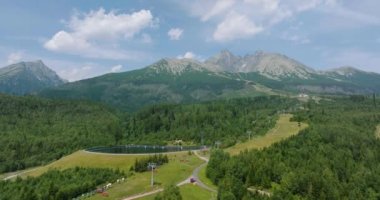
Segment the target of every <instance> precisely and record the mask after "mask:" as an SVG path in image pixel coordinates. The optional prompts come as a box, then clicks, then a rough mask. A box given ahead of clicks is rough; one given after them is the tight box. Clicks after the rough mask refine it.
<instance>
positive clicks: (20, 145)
mask: <svg viewBox="0 0 380 200" xmlns="http://www.w3.org/2000/svg"><path fill="white" fill-rule="evenodd" d="M296 105H297V101H296V100H292V99H287V98H282V97H277V96H268V97H256V98H245V99H234V100H220V101H214V102H205V103H199V104H188V105H155V106H150V107H147V108H145V109H143V110H141V111H139V112H136V113H130V114H126V113H122V112H119V111H114V110H111V109H110V108H107V107H105V106H102V105H100V104H96V103H91V102H82V101H67V100H49V99H43V98H38V97H32V96H26V97H13V96H7V95H0V107H1V108H2V109H1V110H0V112H1V113H0V114H1V115H0V130H1V133H0V134H1V138H0V146H1V149H2V151H1V152H0V173H1V172H9V171H15V170H20V169H25V168H28V167H32V166H37V165H43V164H45V163H47V162H49V161H52V160H56V159H59V158H61V157H62V156H64V155H67V154H70V153H72V152H73V151H76V150H79V149H84V148H87V147H93V146H107V145H114V144H117V143H118V144H121V143H123V144H131V143H141V144H162V145H165V144H167V143H169V142H170V141H174V140H177V139H180V140H183V141H185V142H189V143H193V144H207V145H213V144H214V143H215V142H216V141H220V142H221V146H222V147H223V146H224V147H225V146H230V145H233V144H234V143H235V142H236V141H243V140H246V139H247V134H246V131H247V130H251V131H253V134H264V133H266V131H268V130H269V129H270V128H271V127H273V126H274V124H275V122H276V119H277V114H278V112H279V111H285V110H287V109H289V108H294V107H295V106H296Z"/></svg>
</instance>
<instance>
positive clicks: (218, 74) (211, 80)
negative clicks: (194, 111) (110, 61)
mask: <svg viewBox="0 0 380 200" xmlns="http://www.w3.org/2000/svg"><path fill="white" fill-rule="evenodd" d="M301 92H302V93H314V94H372V93H379V92H380V75H379V74H376V73H370V72H364V71H361V70H357V69H355V68H352V67H349V68H348V67H343V68H338V69H336V70H331V71H323V72H321V71H316V70H314V69H312V68H310V67H307V66H306V65H304V64H302V63H300V62H298V61H296V60H294V59H291V58H288V57H287V56H285V55H281V54H276V53H266V52H256V53H255V54H252V55H246V56H243V57H242V56H235V55H233V54H232V53H231V52H229V51H222V52H220V53H219V54H217V55H215V56H213V57H211V58H209V59H207V60H206V61H204V62H201V61H197V60H194V59H169V58H165V59H161V60H159V61H157V62H156V63H153V64H152V65H149V66H147V67H145V68H143V69H139V70H134V71H129V72H123V73H112V74H106V75H103V76H99V77H95V78H91V79H87V80H81V81H77V82H73V83H68V84H64V85H62V86H59V87H56V88H52V89H46V90H43V91H42V92H41V93H40V95H42V96H45V97H50V98H69V99H89V100H94V101H99V102H104V103H106V104H108V105H112V106H114V107H117V108H120V109H122V110H129V111H133V110H137V109H139V108H141V107H144V106H146V105H151V104H157V103H189V102H197V101H206V100H213V99H220V98H237V97H246V96H256V95H262V94H289V93H292V94H298V93H301Z"/></svg>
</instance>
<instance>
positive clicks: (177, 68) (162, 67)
mask: <svg viewBox="0 0 380 200" xmlns="http://www.w3.org/2000/svg"><path fill="white" fill-rule="evenodd" d="M148 68H150V69H153V70H154V71H156V72H157V73H159V72H168V73H171V74H175V75H180V74H182V73H183V72H184V71H186V70H197V71H203V70H205V69H206V68H205V67H204V65H203V63H201V62H199V61H197V60H195V59H189V58H182V59H176V58H164V59H161V60H159V61H157V62H156V63H153V64H152V65H150V66H148Z"/></svg>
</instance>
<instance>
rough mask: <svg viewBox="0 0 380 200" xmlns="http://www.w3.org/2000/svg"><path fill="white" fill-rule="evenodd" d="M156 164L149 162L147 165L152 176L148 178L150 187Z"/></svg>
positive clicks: (152, 182)
mask: <svg viewBox="0 0 380 200" xmlns="http://www.w3.org/2000/svg"><path fill="white" fill-rule="evenodd" d="M156 166H157V164H156V163H154V162H150V163H148V169H151V170H152V176H151V178H150V186H152V187H153V184H154V177H153V176H154V175H153V172H154V169H155V168H156Z"/></svg>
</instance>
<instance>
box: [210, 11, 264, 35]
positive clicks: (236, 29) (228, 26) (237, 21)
mask: <svg viewBox="0 0 380 200" xmlns="http://www.w3.org/2000/svg"><path fill="white" fill-rule="evenodd" d="M261 31H263V28H262V27H260V26H257V25H255V24H254V23H253V22H252V21H250V20H249V19H248V18H247V17H246V16H244V15H239V14H237V13H234V12H233V13H230V14H229V15H228V16H227V17H226V18H225V19H224V20H223V21H222V22H221V23H220V24H219V25H218V27H217V28H216V30H215V32H214V34H213V38H214V39H215V40H216V41H230V40H234V39H240V38H247V37H250V36H253V35H255V34H257V33H259V32H261Z"/></svg>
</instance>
